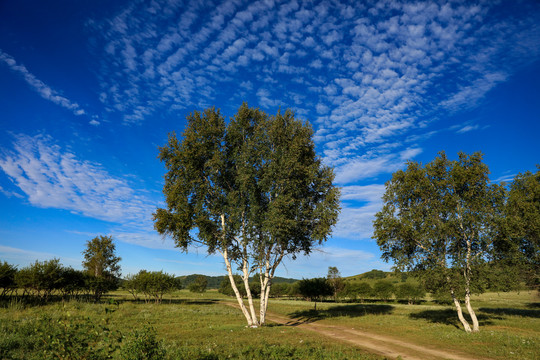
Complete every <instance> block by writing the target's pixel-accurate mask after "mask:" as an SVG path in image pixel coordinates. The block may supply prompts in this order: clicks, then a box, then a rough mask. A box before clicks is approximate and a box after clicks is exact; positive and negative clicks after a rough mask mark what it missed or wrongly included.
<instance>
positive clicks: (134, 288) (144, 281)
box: [123, 270, 182, 304]
mask: <svg viewBox="0 0 540 360" xmlns="http://www.w3.org/2000/svg"><path fill="white" fill-rule="evenodd" d="M123 287H124V289H126V290H127V291H128V292H129V293H130V294H131V295H133V297H134V298H135V300H138V299H139V297H138V296H139V294H142V295H143V296H144V301H145V302H146V303H148V302H150V301H151V300H153V301H154V302H155V303H156V304H161V302H162V301H163V295H165V294H168V293H171V292H173V291H175V290H178V289H180V288H181V287H182V285H181V283H180V282H179V281H177V280H176V278H175V277H174V275H170V274H167V273H164V272H163V271H146V270H141V271H139V272H138V273H137V274H135V275H128V276H127V278H126V280H125V281H124V284H123Z"/></svg>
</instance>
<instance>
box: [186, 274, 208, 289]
mask: <svg viewBox="0 0 540 360" xmlns="http://www.w3.org/2000/svg"><path fill="white" fill-rule="evenodd" d="M207 286H208V280H207V279H206V276H204V275H197V277H196V278H195V281H194V282H192V283H191V284H189V291H191V292H194V293H203V292H205V291H206V287H207Z"/></svg>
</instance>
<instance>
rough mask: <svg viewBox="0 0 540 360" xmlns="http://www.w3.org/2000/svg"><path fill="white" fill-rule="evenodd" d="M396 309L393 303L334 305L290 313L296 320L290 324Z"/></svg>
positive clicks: (385, 312) (380, 313) (372, 313)
mask: <svg viewBox="0 0 540 360" xmlns="http://www.w3.org/2000/svg"><path fill="white" fill-rule="evenodd" d="M393 309H394V307H393V306H391V305H372V304H356V305H341V306H332V307H330V308H328V309H324V310H314V309H310V310H302V311H295V312H293V313H290V314H289V316H290V317H292V318H293V319H294V320H293V322H292V323H290V324H288V325H299V324H305V323H311V322H314V321H318V320H322V319H328V318H333V317H340V316H345V317H360V316H366V315H386V314H391V313H392V310H393Z"/></svg>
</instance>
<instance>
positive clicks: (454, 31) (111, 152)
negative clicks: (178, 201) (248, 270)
mask: <svg viewBox="0 0 540 360" xmlns="http://www.w3.org/2000/svg"><path fill="white" fill-rule="evenodd" d="M0 34H2V35H1V36H0V110H1V111H0V260H6V261H8V262H10V263H12V264H17V265H19V266H25V265H27V264H29V263H30V262H33V261H35V260H36V259H39V260H45V259H51V258H53V257H58V258H60V259H61V262H62V263H63V264H65V265H71V266H73V267H75V268H80V267H81V261H82V255H81V252H82V251H83V250H84V244H85V242H86V241H87V240H89V239H91V238H93V237H95V236H97V235H112V236H113V237H114V239H115V240H116V244H117V253H118V255H119V256H121V257H122V259H123V260H122V262H121V265H122V269H123V274H124V275H125V274H128V273H134V272H136V271H138V270H139V269H147V270H162V269H163V270H164V271H166V272H169V273H174V274H177V275H184V274H191V273H203V274H207V275H221V274H224V273H225V269H224V265H223V262H222V260H221V258H220V257H219V256H215V255H210V256H208V255H206V252H205V249H204V248H198V249H195V248H194V249H190V253H189V254H183V253H181V252H180V251H178V250H177V249H175V248H174V245H173V243H172V241H171V240H170V239H162V238H161V237H160V236H159V235H158V234H157V233H156V232H155V231H154V230H153V224H152V220H151V216H152V212H154V211H155V209H156V208H157V207H160V206H163V195H162V193H161V189H162V185H163V175H164V173H165V169H164V167H163V165H162V164H161V163H160V162H159V161H158V159H157V154H158V150H157V147H158V146H161V145H164V144H165V142H166V139H167V134H168V133H169V132H171V131H176V132H177V133H181V132H182V130H183V128H184V126H185V117H186V115H187V114H188V113H190V112H192V111H194V110H202V109H205V108H207V107H209V106H216V107H218V108H220V109H221V110H222V112H223V113H224V114H225V115H227V116H232V115H234V113H235V112H236V110H237V109H238V107H239V106H240V105H241V103H242V101H247V102H248V104H249V105H250V106H255V107H260V108H261V109H263V110H265V111H267V112H268V113H276V112H277V110H278V109H279V108H282V109H284V108H291V109H293V110H294V111H295V112H296V115H297V117H299V118H302V119H306V120H309V121H310V122H311V123H312V124H313V127H314V129H315V142H316V146H317V151H318V154H319V155H320V156H321V157H322V158H323V159H324V162H325V163H326V164H328V165H331V166H333V167H334V168H335V173H336V184H337V185H339V186H340V187H342V213H341V216H340V221H339V223H338V225H337V226H336V228H335V229H334V232H333V236H332V238H331V239H330V240H329V241H328V242H327V243H326V244H325V245H324V246H323V247H322V248H321V249H318V250H317V251H315V252H314V253H313V254H312V255H311V256H310V257H307V258H306V257H300V258H299V259H297V260H296V261H292V260H290V259H288V260H286V261H285V263H284V264H283V266H282V267H281V268H280V270H279V271H278V275H280V276H286V277H295V278H302V277H314V276H322V275H325V274H326V272H327V268H328V266H337V267H338V268H339V269H340V270H341V273H342V275H346V276H348V275H354V274H358V273H362V272H365V271H368V270H371V269H374V268H376V269H383V270H388V269H390V267H391V264H386V263H383V262H382V261H381V260H380V252H379V250H378V247H377V245H376V243H375V241H374V240H372V239H371V238H370V237H371V234H372V227H371V222H372V220H373V215H374V214H375V213H376V212H377V211H378V210H379V209H380V207H381V202H380V197H381V195H382V193H383V192H384V183H385V181H387V180H388V179H389V178H390V176H391V174H392V172H393V171H396V170H398V169H401V168H403V167H404V164H405V162H406V161H407V160H415V161H420V162H423V163H426V162H429V161H431V160H432V159H433V158H434V157H435V156H436V154H437V152H439V151H441V150H444V151H446V152H447V154H448V155H449V156H450V157H451V158H456V156H457V152H458V151H464V152H467V153H471V152H474V151H482V152H483V153H484V154H485V157H484V160H485V163H486V164H487V165H488V166H489V168H490V170H491V179H492V180H493V181H502V180H508V179H511V178H512V177H513V176H514V175H515V174H517V173H519V172H523V171H527V170H534V169H535V164H537V163H540V157H539V155H540V151H539V150H538V149H539V146H538V140H537V139H538V138H539V135H540V110H539V107H538V104H540V3H539V2H538V1H533V0H531V1H474V2H473V1H427V2H408V1H402V2H399V1H365V2H364V1H343V2H338V1H335V2H318V1H315V2H311V1H305V2H302V1H274V0H268V1H247V2H246V1H241V0H236V1H225V2H215V3H214V2H211V1H174V0H170V1H158V0H155V1H125V0H124V1H114V2H111V1H104V0H95V1H89V0H88V1H67V0H64V1H58V0H52V1H47V2H42V1H27V0H18V1H11V2H8V1H2V2H0Z"/></svg>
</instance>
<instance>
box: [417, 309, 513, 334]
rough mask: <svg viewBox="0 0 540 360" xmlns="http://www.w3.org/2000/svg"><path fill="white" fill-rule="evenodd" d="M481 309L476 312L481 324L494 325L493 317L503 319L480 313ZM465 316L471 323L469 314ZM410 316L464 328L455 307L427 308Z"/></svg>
mask: <svg viewBox="0 0 540 360" xmlns="http://www.w3.org/2000/svg"><path fill="white" fill-rule="evenodd" d="M479 310H480V311H482V312H483V310H484V309H479ZM480 311H478V312H476V317H477V318H478V323H479V325H480V326H484V325H492V324H493V322H492V321H491V320H493V319H499V320H500V319H502V318H501V317H494V316H489V315H486V314H480V313H479V312H480ZM463 316H464V317H465V319H467V321H468V322H469V323H471V322H472V321H471V320H470V318H469V316H468V314H463ZM409 317H410V318H411V319H415V320H419V319H421V320H427V321H429V322H431V323H435V324H446V325H452V326H455V327H456V328H458V329H461V328H462V325H461V322H460V321H459V319H458V315H457V312H456V310H454V309H441V310H425V311H420V312H417V313H413V314H410V315H409Z"/></svg>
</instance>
